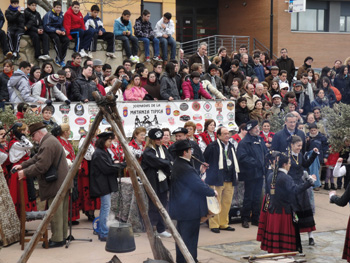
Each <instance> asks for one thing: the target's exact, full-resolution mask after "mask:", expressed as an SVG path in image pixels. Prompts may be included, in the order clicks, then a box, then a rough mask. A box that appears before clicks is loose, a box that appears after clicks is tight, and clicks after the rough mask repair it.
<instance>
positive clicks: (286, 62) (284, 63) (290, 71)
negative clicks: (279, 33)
mask: <svg viewBox="0 0 350 263" xmlns="http://www.w3.org/2000/svg"><path fill="white" fill-rule="evenodd" d="M276 65H277V66H278V68H279V69H280V71H281V70H283V69H284V70H285V71H287V79H288V82H289V85H290V84H291V83H292V80H293V78H294V75H295V65H294V61H293V59H291V58H290V57H288V51H287V49H286V48H282V49H281V57H280V58H278V59H277V60H276Z"/></svg>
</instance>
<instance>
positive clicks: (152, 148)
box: [141, 128, 172, 237]
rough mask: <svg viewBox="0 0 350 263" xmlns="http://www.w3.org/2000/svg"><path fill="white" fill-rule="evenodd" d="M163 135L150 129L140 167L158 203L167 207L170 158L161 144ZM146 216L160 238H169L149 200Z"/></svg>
mask: <svg viewBox="0 0 350 263" xmlns="http://www.w3.org/2000/svg"><path fill="white" fill-rule="evenodd" d="M163 135H164V133H163V131H162V130H161V129H158V128H154V129H151V130H150V131H149V132H148V139H147V143H146V148H145V151H144V152H143V155H142V161H141V167H142V169H143V170H144V172H145V174H146V176H147V178H148V180H149V182H150V184H151V185H152V187H153V190H154V191H155V192H156V194H157V196H158V198H159V200H160V202H161V203H162V205H163V206H164V207H167V204H168V191H169V178H170V173H171V167H172V163H171V161H172V158H171V155H170V154H169V152H168V149H167V148H166V147H165V146H164V145H163V144H162V138H163ZM148 216H149V219H150V221H151V224H152V226H153V227H155V228H156V231H157V234H158V235H159V236H160V237H171V234H170V233H169V232H167V231H165V224H164V222H163V218H162V217H161V215H160V214H159V211H158V209H157V207H156V206H155V205H154V204H153V202H152V201H151V200H149V208H148Z"/></svg>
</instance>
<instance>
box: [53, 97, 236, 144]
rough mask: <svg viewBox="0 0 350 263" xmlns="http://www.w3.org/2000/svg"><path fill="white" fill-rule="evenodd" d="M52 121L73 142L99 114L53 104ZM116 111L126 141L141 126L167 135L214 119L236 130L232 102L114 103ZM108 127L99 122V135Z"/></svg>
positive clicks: (91, 107)
mask: <svg viewBox="0 0 350 263" xmlns="http://www.w3.org/2000/svg"><path fill="white" fill-rule="evenodd" d="M53 106H54V108H55V112H54V114H53V117H54V119H55V121H56V122H57V123H58V124H61V123H69V125H70V127H71V130H72V134H71V138H72V139H73V140H79V139H80V137H81V135H83V134H85V133H86V132H87V131H88V130H89V125H90V123H92V122H93V121H94V119H95V116H96V114H97V113H98V111H99V108H98V106H97V105H96V104H95V103H93V102H91V103H80V102H78V103H71V104H70V105H66V104H64V103H63V104H62V103H54V104H53ZM117 108H118V111H119V114H120V116H121V118H122V121H123V125H124V130H125V133H126V136H127V137H131V135H132V133H133V131H134V129H135V128H137V127H140V126H143V127H145V128H146V129H147V131H149V130H150V129H152V128H169V129H170V130H171V131H173V130H175V129H176V128H178V127H183V126H184V124H185V122H187V121H193V122H194V123H196V126H197V130H198V131H201V130H203V127H204V122H205V120H206V119H214V120H215V121H216V126H217V127H219V126H225V127H227V128H229V130H238V127H237V125H236V123H235V103H234V102H233V101H219V100H218V101H213V100H206V101H204V100H203V101H199V100H198V101H175V102H171V101H157V102H156V101H141V102H118V103H117ZM109 126H110V125H109V123H108V122H107V121H106V120H105V119H103V121H102V122H101V125H100V131H101V132H103V131H105V129H106V128H107V127H109Z"/></svg>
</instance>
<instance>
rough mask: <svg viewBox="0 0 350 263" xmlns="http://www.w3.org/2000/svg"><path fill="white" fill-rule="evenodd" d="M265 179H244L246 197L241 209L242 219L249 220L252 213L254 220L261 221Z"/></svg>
mask: <svg viewBox="0 0 350 263" xmlns="http://www.w3.org/2000/svg"><path fill="white" fill-rule="evenodd" d="M263 181H264V179H263V177H261V178H256V179H254V180H246V181H244V199H243V207H242V209H241V217H242V220H246V221H249V219H250V214H252V217H251V218H252V221H254V222H259V217H260V209H261V205H260V200H261V192H262V188H263Z"/></svg>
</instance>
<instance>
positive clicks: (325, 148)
mask: <svg viewBox="0 0 350 263" xmlns="http://www.w3.org/2000/svg"><path fill="white" fill-rule="evenodd" d="M306 137H307V138H308V140H307V141H306V151H312V150H313V149H314V148H317V149H318V151H319V153H320V154H319V156H318V157H319V160H320V163H323V159H324V158H328V155H329V145H328V140H327V137H326V136H324V135H323V134H322V133H321V132H318V134H317V135H316V136H315V137H311V136H310V132H308V133H307V134H306Z"/></svg>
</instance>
